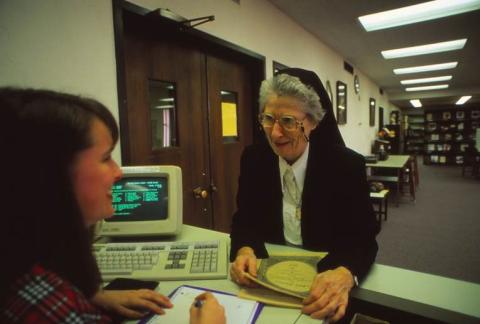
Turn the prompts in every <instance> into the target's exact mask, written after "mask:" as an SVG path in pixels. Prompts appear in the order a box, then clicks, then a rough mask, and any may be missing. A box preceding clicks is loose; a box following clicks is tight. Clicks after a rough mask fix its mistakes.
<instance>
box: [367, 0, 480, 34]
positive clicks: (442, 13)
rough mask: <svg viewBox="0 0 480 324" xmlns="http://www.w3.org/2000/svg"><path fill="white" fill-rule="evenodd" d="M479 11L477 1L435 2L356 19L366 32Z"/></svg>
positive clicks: (451, 0)
mask: <svg viewBox="0 0 480 324" xmlns="http://www.w3.org/2000/svg"><path fill="white" fill-rule="evenodd" d="M477 9H480V1H479V0H437V1H428V2H424V3H420V4H417V5H413V6H408V7H402V8H398V9H393V10H388V11H383V12H377V13H374V14H370V15H365V16H361V17H358V20H360V23H361V24H362V25H363V28H365V30H366V31H367V32H369V31H373V30H379V29H386V28H391V27H396V26H403V25H408V24H413V23H417V22H421V21H427V20H433V19H437V18H442V17H448V16H452V15H458V14H461V13H464V12H468V11H473V10H477Z"/></svg>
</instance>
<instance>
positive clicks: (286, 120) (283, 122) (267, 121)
mask: <svg viewBox="0 0 480 324" xmlns="http://www.w3.org/2000/svg"><path fill="white" fill-rule="evenodd" d="M275 121H278V123H279V124H280V126H281V127H283V128H284V129H285V130H295V129H296V128H297V125H298V124H301V122H300V121H298V120H297V119H296V118H295V117H293V116H289V115H283V116H280V118H275V117H273V116H272V115H270V114H261V115H260V123H261V124H262V126H263V127H264V128H271V127H273V125H274V124H275Z"/></svg>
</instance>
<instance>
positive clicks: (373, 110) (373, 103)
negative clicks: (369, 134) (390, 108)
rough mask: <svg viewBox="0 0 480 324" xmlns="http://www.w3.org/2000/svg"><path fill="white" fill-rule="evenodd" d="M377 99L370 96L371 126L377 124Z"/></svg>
mask: <svg viewBox="0 0 480 324" xmlns="http://www.w3.org/2000/svg"><path fill="white" fill-rule="evenodd" d="M375 104H376V102H375V99H373V98H370V101H369V104H368V107H369V109H370V126H375Z"/></svg>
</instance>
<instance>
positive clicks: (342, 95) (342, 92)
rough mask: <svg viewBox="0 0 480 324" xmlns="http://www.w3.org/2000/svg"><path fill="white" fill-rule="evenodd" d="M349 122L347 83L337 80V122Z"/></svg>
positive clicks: (341, 123)
mask: <svg viewBox="0 0 480 324" xmlns="http://www.w3.org/2000/svg"><path fill="white" fill-rule="evenodd" d="M346 123H347V85H346V84H345V83H343V82H342V81H337V124H339V125H344V124H346Z"/></svg>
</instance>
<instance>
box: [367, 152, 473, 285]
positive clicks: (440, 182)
mask: <svg viewBox="0 0 480 324" xmlns="http://www.w3.org/2000/svg"><path fill="white" fill-rule="evenodd" d="M418 162H419V174H420V185H419V187H418V188H417V195H416V201H415V202H412V201H411V199H410V198H409V197H408V196H403V197H402V198H401V202H400V206H399V207H395V204H393V203H390V204H389V212H388V219H387V221H384V222H382V231H381V232H380V234H379V235H378V236H377V240H378V244H379V246H380V248H379V252H378V255H377V259H376V262H377V263H380V264H385V265H390V266H395V267H399V268H405V269H410V270H414V271H420V272H426V273H430V274H435V275H440V276H444V277H449V278H454V279H460V280H465V281H470V282H476V283H480V180H478V179H477V180H475V179H473V178H472V177H470V176H468V177H464V178H463V177H462V176H461V168H459V167H455V166H427V165H423V164H422V162H421V158H419V160H418Z"/></svg>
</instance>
